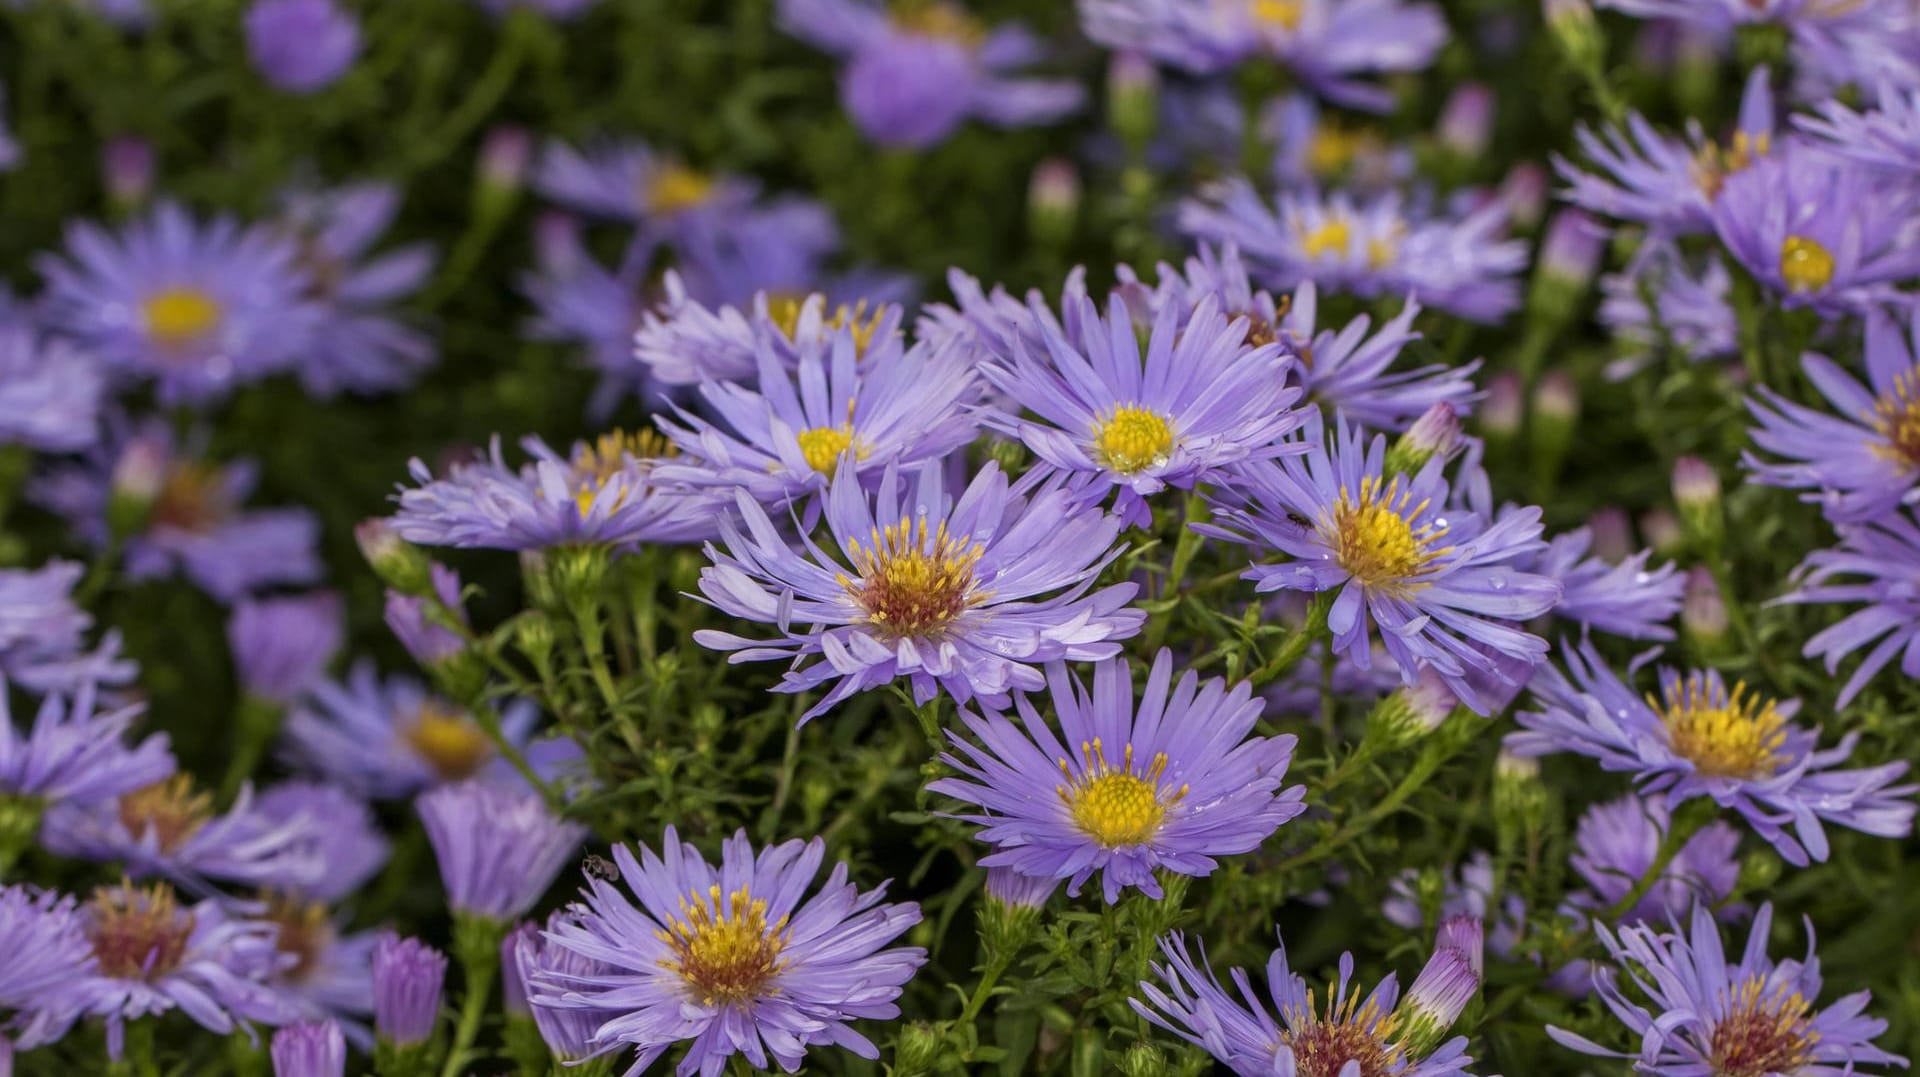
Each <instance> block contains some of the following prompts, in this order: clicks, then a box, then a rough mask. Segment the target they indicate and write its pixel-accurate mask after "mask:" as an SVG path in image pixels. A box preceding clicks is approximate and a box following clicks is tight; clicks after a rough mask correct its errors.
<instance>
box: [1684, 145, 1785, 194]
mask: <svg viewBox="0 0 1920 1077" xmlns="http://www.w3.org/2000/svg"><path fill="white" fill-rule="evenodd" d="M1772 149H1773V136H1772V135H1771V134H1769V133H1767V132H1765V131H1762V132H1761V133H1760V134H1759V135H1757V136H1756V135H1749V134H1748V133H1747V132H1745V131H1735V132H1734V133H1733V138H1732V139H1731V140H1729V141H1728V143H1727V145H1726V147H1725V148H1724V149H1723V148H1721V147H1720V146H1718V145H1716V144H1714V143H1712V142H1708V143H1707V144H1706V145H1704V146H1702V147H1700V152H1698V153H1696V154H1694V157H1693V181H1694V183H1695V184H1696V185H1698V186H1699V188H1700V193H1702V194H1704V195H1706V196H1707V200H1708V201H1713V200H1714V199H1716V198H1719V197H1720V188H1721V187H1723V186H1725V184H1726V181H1727V177H1728V176H1731V175H1733V174H1734V173H1735V172H1738V171H1740V170H1741V169H1743V168H1745V167H1747V166H1748V165H1750V164H1752V163H1753V162H1754V160H1755V159H1756V158H1760V157H1765V156H1766V155H1767V154H1768V153H1769V152H1770V151H1771V150H1772Z"/></svg>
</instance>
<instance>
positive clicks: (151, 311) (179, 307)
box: [40, 203, 316, 404]
mask: <svg viewBox="0 0 1920 1077" xmlns="http://www.w3.org/2000/svg"><path fill="white" fill-rule="evenodd" d="M40 271H41V273H42V274H43V275H44V276H45V277H46V279H47V294H46V308H45V309H46V316H47V319H48V323H49V325H50V326H51V327H52V328H54V329H57V330H58V331H60V332H62V333H65V334H66V335H68V336H70V337H73V338H74V339H75V340H77V341H78V342H80V343H81V344H83V345H84V346H86V347H87V348H88V349H90V350H91V351H92V352H93V353H94V354H96V355H98V356H99V357H100V358H101V359H102V360H103V361H104V362H106V363H107V364H108V366H109V367H111V368H112V369H114V370H115V371H117V372H119V373H120V374H122V375H124V376H125V377H127V378H128V379H130V380H140V381H144V380H149V379H151V380H153V381H155V382H156V383H157V386H158V391H159V395H160V399H161V402H162V403H169V404H172V403H185V404H205V403H209V402H211V401H214V400H217V399H219V398H221V397H223V396H225V395H226V394H227V392H228V391H229V390H231V389H232V388H233V387H234V386H236V385H240V384H244V383H246V382H250V381H255V380H258V379H260V378H263V377H266V376H267V375H270V374H274V373H277V372H278V371H281V370H284V369H286V368H288V367H289V366H291V365H292V364H293V362H294V361H295V360H296V359H297V358H298V356H299V354H300V351H301V349H302V348H303V347H304V346H305V344H306V341H307V339H308V335H309V333H310V332H311V331H312V329H313V327H314V319H315V317H316V311H315V310H314V309H313V308H312V307H311V306H310V305H309V304H308V303H307V302H306V301H305V300H304V299H303V298H302V296H303V293H304V292H305V290H306V281H305V279H304V275H303V274H302V273H301V271H300V265H299V251H298V249H297V248H296V247H295V246H294V245H293V244H292V243H290V242H288V241H286V240H285V239H284V238H282V237H280V236H279V235H277V234H275V233H274V232H272V231H271V230H268V229H265V228H261V227H251V228H242V227H241V226H240V225H239V224H237V223H235V222H234V221H233V220H232V219H230V218H226V217H220V218H215V219H214V220H211V221H207V222H201V221H196V220H195V219H194V218H193V217H191V216H189V215H188V214H187V212H186V211H185V210H183V209H181V208H180V207H179V206H177V205H173V204H171V203H169V204H166V205H162V206H160V207H159V208H158V209H156V210H155V211H153V213H151V214H150V215H148V216H147V217H145V218H143V219H141V220H139V221H135V222H133V223H132V224H129V225H127V226H126V227H125V228H124V229H123V230H122V232H121V233H120V235H118V236H115V235H112V234H110V233H108V232H107V231H106V230H104V229H102V228H101V227H100V226H98V225H95V224H88V223H80V224H75V225H73V226H71V227H70V228H69V229H68V231H67V253H66V255H65V256H64V257H60V256H46V257H43V258H42V259H41V261H40Z"/></svg>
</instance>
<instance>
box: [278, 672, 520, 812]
mask: <svg viewBox="0 0 1920 1077" xmlns="http://www.w3.org/2000/svg"><path fill="white" fill-rule="evenodd" d="M500 717H501V721H500V725H501V734H502V735H503V736H505V737H506V739H507V740H508V742H509V743H512V744H516V745H520V744H524V743H525V742H526V740H527V737H528V736H529V735H530V734H531V733H532V731H533V724H534V721H535V719H536V717H537V715H536V714H535V711H534V708H533V707H532V706H531V705H529V704H518V703H516V704H509V705H508V706H506V707H505V708H503V712H502V714H501V716H500ZM283 754H284V755H285V757H286V759H287V761H288V762H289V763H291V764H292V765H293V766H294V767H295V768H296V769H298V770H301V771H304V772H306V773H309V774H315V775H318V776H320V777H323V778H325V779H326V780H327V781H328V782H330V783H332V784H334V785H337V786H339V787H340V788H342V789H345V790H348V791H350V792H353V793H356V794H358V795H361V796H367V797H374V798H379V799H391V798H396V797H405V796H411V795H413V794H414V793H417V792H419V791H421V790H423V789H426V788H429V787H431V786H435V785H440V784H443V783H447V782H457V781H461V780H463V779H466V778H471V777H474V776H476V775H480V774H488V775H490V776H504V775H506V774H509V773H511V770H510V769H509V768H508V765H507V763H506V761H505V760H503V759H501V758H500V757H499V754H498V752H497V751H496V750H495V748H494V745H493V742H492V741H491V740H489V739H488V737H487V734H486V732H485V731H484V730H482V729H481V728H480V724H479V723H478V722H476V721H474V720H473V716H472V715H470V714H468V713H466V712H465V711H463V710H461V709H460V708H458V707H455V706H454V705H453V704H451V703H448V702H447V701H446V700H443V699H441V698H439V697H437V696H435V695H433V694H431V693H430V692H428V691H427V689H426V687H425V686H424V685H422V684H421V683H420V682H418V681H416V680H413V679H412V678H410V677H404V676H399V675H395V676H392V677H387V678H385V679H382V678H381V676H380V674H379V673H378V672H377V671H376V670H375V669H374V668H373V665H372V664H371V663H369V662H361V663H358V664H356V665H355V666H354V667H353V669H352V671H350V672H349V673H348V675H347V677H346V678H345V679H344V680H340V681H332V680H328V681H322V682H320V683H319V684H316V685H314V687H313V689H312V690H311V691H310V692H309V693H308V695H307V698H306V699H305V700H304V701H303V702H302V703H301V704H300V705H299V706H296V707H295V708H294V709H293V711H292V712H291V713H289V714H288V715H287V721H286V726H285V730H284V734H283Z"/></svg>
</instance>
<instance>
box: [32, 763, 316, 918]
mask: <svg viewBox="0 0 1920 1077" xmlns="http://www.w3.org/2000/svg"><path fill="white" fill-rule="evenodd" d="M331 825H332V822H331V820H327V819H322V818H318V817H314V816H304V815H303V816H295V817H292V818H289V819H270V818H267V817H266V816H263V815H260V814H259V813H257V812H255V811H254V810H253V794H252V790H251V789H249V788H247V787H244V786H243V787H242V788H241V792H240V796H239V798H238V799H237V800H235V801H234V804H233V806H232V807H231V808H229V809H228V810H227V811H226V812H225V813H216V812H215V811H214V807H213V797H212V795H211V794H209V793H205V792H202V791H200V790H199V789H197V788H196V787H195V785H194V782H193V778H192V776H190V775H187V774H172V775H169V776H168V777H165V778H162V779H160V780H159V781H157V782H154V783H153V784H151V785H147V786H143V787H141V788H139V789H135V790H133V791H132V792H128V793H123V794H121V795H120V796H119V797H118V798H117V799H115V800H112V801H106V802H100V803H95V804H90V805H84V806H83V805H79V804H74V803H71V802H69V803H65V804H59V805H56V806H54V807H52V808H49V809H48V811H47V814H46V821H45V822H44V823H43V824H42V826H41V829H40V840H41V843H42V844H44V845H45V846H46V847H47V849H48V851H50V852H53V853H55V854H58V855H60V856H68V857H75V858H79V859H83V860H92V861H96V862H113V861H117V862H120V863H122V864H124V865H125V867H126V870H127V872H128V873H130V874H131V875H133V876H135V877H144V876H148V875H156V874H157V875H161V876H163V877H165V878H167V879H169V880H171V881H173V882H175V883H178V884H180V885H181V886H184V887H187V888H189V889H194V890H202V889H205V887H206V882H205V881H206V880H208V879H218V880H223V881H227V882H235V883H242V884H245V885H249V886H298V885H302V884H308V883H312V882H317V881H318V880H319V879H320V878H321V877H322V876H323V875H324V873H325V872H326V871H327V865H326V864H325V863H324V862H323V861H322V860H321V859H320V855H319V851H318V845H319V835H320V833H321V832H322V831H324V830H325V828H326V827H328V826H331Z"/></svg>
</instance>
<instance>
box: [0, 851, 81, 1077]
mask: <svg viewBox="0 0 1920 1077" xmlns="http://www.w3.org/2000/svg"><path fill="white" fill-rule="evenodd" d="M0 946H4V947H6V951H5V952H6V954H7V967H6V971H5V972H0V1011H4V1012H5V1013H7V1014H8V1015H9V1017H10V1019H11V1022H12V1023H13V1025H14V1026H16V1027H18V1026H20V1025H28V1024H34V1023H38V1024H42V1025H45V1026H48V1027H56V1026H59V1025H60V1024H62V1023H63V1022H66V1021H70V1020H71V1019H72V1018H73V1017H74V1015H76V1014H77V1013H78V1012H79V1011H80V1010H81V1009H83V1008H84V1007H85V1006H86V1004H87V1001H88V998H87V994H86V992H84V991H81V990H78V985H79V983H80V982H81V981H83V980H84V979H85V978H86V977H88V976H89V975H91V974H92V973H93V972H94V971H95V970H96V967H97V966H96V963H95V958H94V955H93V946H92V944H91V942H89V940H88V939H87V933H86V927H85V921H84V919H83V917H82V914H81V911H80V908H79V906H78V905H76V904H75V903H74V900H73V899H72V898H70V897H65V896H62V895H61V894H58V893H55V892H53V891H43V890H38V889H35V888H32V887H28V886H25V885H22V884H18V883H16V884H14V885H12V886H7V887H5V888H0ZM4 1057H6V1055H5V1054H4V1053H3V1052H0V1058H4Z"/></svg>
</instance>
